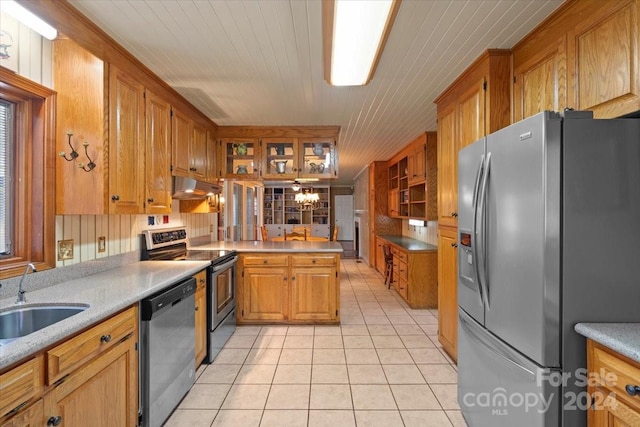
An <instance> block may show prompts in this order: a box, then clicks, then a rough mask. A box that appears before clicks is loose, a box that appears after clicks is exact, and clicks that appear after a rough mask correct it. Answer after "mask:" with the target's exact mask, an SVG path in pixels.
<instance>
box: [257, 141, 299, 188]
mask: <svg viewBox="0 0 640 427" xmlns="http://www.w3.org/2000/svg"><path fill="white" fill-rule="evenodd" d="M261 148H262V178H266V179H295V178H296V177H297V176H298V138H262V140H261Z"/></svg>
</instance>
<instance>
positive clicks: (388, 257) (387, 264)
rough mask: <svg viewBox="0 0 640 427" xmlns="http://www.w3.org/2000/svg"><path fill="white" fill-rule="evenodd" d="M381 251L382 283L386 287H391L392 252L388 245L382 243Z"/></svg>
mask: <svg viewBox="0 0 640 427" xmlns="http://www.w3.org/2000/svg"><path fill="white" fill-rule="evenodd" d="M382 252H383V253H384V284H385V285H387V289H391V284H392V283H393V254H392V253H391V248H390V247H389V245H383V246H382Z"/></svg>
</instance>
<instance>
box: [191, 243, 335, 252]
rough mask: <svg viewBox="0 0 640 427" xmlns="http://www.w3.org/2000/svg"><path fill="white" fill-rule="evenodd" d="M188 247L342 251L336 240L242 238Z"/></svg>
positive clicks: (252, 250)
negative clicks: (271, 240) (234, 240)
mask: <svg viewBox="0 0 640 427" xmlns="http://www.w3.org/2000/svg"><path fill="white" fill-rule="evenodd" d="M189 249H195V250H217V249H224V250H231V249H235V250H236V251H238V252H340V253H341V252H343V249H342V245H340V243H338V242H305V241H286V242H270V241H266V242H263V241H258V240H255V241H254V240H242V241H239V242H223V241H220V242H211V243H206V244H200V245H196V246H189Z"/></svg>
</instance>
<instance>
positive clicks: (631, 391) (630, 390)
mask: <svg viewBox="0 0 640 427" xmlns="http://www.w3.org/2000/svg"><path fill="white" fill-rule="evenodd" d="M625 390H627V394H628V395H629V396H638V395H640V385H632V384H627V386H626V387H625Z"/></svg>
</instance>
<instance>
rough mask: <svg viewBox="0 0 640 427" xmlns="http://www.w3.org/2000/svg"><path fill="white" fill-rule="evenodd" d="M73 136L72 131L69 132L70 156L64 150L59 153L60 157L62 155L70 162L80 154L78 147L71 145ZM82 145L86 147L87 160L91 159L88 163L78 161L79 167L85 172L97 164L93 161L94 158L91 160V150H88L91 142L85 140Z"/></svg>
mask: <svg viewBox="0 0 640 427" xmlns="http://www.w3.org/2000/svg"><path fill="white" fill-rule="evenodd" d="M72 136H73V133H72V132H67V138H68V139H67V143H68V144H69V148H70V149H71V152H70V153H69V157H68V158H67V153H65V152H64V151H61V152H59V153H58V155H59V156H60V157H62V158H63V159H65V160H66V161H68V162H71V161H74V160H76V159H77V158H78V157H79V156H80V155H79V154H78V152H77V151H76V149H75V148H73V145H71V137H72ZM82 146H83V147H84V155H85V156H86V157H87V160H89V163H87V164H84V163H78V167H79V168H80V169H82V170H83V171H85V172H91V171H92V170H93V169H94V168H95V167H96V164H95V163H94V162H93V160H91V157H89V151H88V147H89V143H88V142H86V141H85V142H83V143H82Z"/></svg>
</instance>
